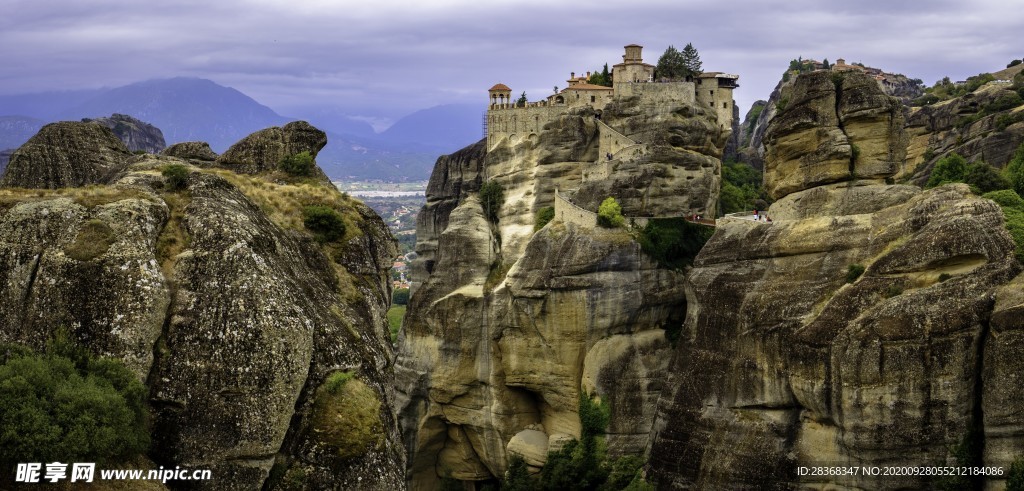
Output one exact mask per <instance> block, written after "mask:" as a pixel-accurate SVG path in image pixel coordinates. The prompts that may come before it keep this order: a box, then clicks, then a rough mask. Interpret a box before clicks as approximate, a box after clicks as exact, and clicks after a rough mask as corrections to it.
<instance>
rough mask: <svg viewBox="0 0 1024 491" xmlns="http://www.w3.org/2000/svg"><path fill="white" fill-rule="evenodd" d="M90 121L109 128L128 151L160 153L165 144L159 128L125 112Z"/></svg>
mask: <svg viewBox="0 0 1024 491" xmlns="http://www.w3.org/2000/svg"><path fill="white" fill-rule="evenodd" d="M90 121H92V122H94V123H99V124H102V125H103V126H106V127H107V128H110V131H113V132H114V134H115V135H117V137H118V138H119V139H120V140H121V141H122V142H124V144H125V146H126V147H128V151H130V152H140V151H141V152H146V153H160V151H161V150H163V149H164V147H166V146H167V143H166V142H165V141H164V134H163V132H162V131H160V128H157V127H156V126H153V125H151V124H149V123H146V122H144V121H139V120H138V119H135V118H133V117H131V116H128V115H125V114H116V113H115V114H113V115H111V116H110V117H108V118H96V119H92V120H90Z"/></svg>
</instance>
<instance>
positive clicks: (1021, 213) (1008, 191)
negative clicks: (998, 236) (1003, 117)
mask: <svg viewBox="0 0 1024 491" xmlns="http://www.w3.org/2000/svg"><path fill="white" fill-rule="evenodd" d="M953 182H962V183H965V184H967V185H969V186H971V190H972V191H973V192H974V193H976V194H980V195H981V196H982V197H984V198H988V199H991V200H992V201H995V202H996V203H998V204H999V206H1000V207H1001V208H1002V209H1003V215H1004V216H1005V218H1006V228H1007V230H1008V231H1009V232H1010V235H1011V236H1012V237H1013V241H1014V242H1015V243H1016V244H1017V251H1016V255H1017V259H1018V260H1020V261H1021V262H1022V263H1024V199H1021V195H1022V194H1024V144H1021V145H1020V146H1019V147H1017V151H1016V153H1015V154H1014V156H1013V159H1012V160H1010V163H1009V164H1007V166H1006V168H1005V169H1003V171H1002V172H999V171H998V170H996V169H995V168H993V167H992V166H990V165H988V164H986V163H984V162H980V161H979V162H970V163H968V162H967V160H966V159H964V158H963V157H961V156H960V155H958V154H955V153H953V154H949V155H947V156H945V157H943V158H942V159H940V160H939V161H938V162H936V163H935V168H934V169H932V174H931V177H930V178H929V179H928V183H927V184H926V185H925V187H927V188H931V187H935V186H940V185H942V184H948V183H953Z"/></svg>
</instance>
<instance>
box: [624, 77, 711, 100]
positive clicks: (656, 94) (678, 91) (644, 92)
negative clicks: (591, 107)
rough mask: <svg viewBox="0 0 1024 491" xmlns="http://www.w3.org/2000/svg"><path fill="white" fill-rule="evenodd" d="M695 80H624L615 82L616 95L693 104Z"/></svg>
mask: <svg viewBox="0 0 1024 491" xmlns="http://www.w3.org/2000/svg"><path fill="white" fill-rule="evenodd" d="M695 90H696V85H695V84H694V83H693V82H623V83H616V84H615V97H633V96H636V97H641V98H644V99H647V100H650V101H652V102H654V103H659V102H665V101H672V102H685V103H690V104H693V103H694V102H696V99H695V96H694V94H695Z"/></svg>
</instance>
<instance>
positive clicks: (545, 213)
mask: <svg viewBox="0 0 1024 491" xmlns="http://www.w3.org/2000/svg"><path fill="white" fill-rule="evenodd" d="M554 218H555V207H554V206H545V207H544V208H541V209H539V210H537V219H536V221H535V222H534V223H533V229H534V230H540V229H542V228H544V226H545V225H547V224H548V222H550V221H551V220H553V219H554Z"/></svg>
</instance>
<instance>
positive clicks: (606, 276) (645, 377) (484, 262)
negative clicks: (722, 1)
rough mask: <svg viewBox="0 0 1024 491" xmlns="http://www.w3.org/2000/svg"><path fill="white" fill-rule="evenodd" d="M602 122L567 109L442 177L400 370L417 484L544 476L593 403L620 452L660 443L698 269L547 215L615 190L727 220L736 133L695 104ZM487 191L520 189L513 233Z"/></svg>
mask: <svg viewBox="0 0 1024 491" xmlns="http://www.w3.org/2000/svg"><path fill="white" fill-rule="evenodd" d="M596 115H597V114H596V112H595V111H594V110H593V109H591V108H589V107H581V108H577V109H572V110H567V111H565V112H564V113H563V114H561V115H559V116H557V117H554V118H552V119H551V121H550V122H549V123H547V124H546V125H545V126H544V127H543V129H542V131H540V132H539V133H538V134H537V135H536V136H535V137H534V136H530V137H529V138H523V139H522V140H518V141H510V140H509V139H506V138H502V139H500V140H499V141H496V142H492V145H491V147H490V148H487V141H486V140H484V141H481V142H479V143H477V144H474V145H471V146H469V147H466V148H465V149H463V150H460V151H459V152H456V153H454V154H452V155H449V156H445V157H442V158H440V159H439V160H438V163H437V165H436V166H435V168H434V173H433V175H432V176H431V180H430V184H429V185H428V189H427V204H426V206H425V207H424V208H423V210H422V211H421V212H420V214H419V216H418V217H417V253H418V254H419V257H418V258H417V260H416V261H415V262H414V263H413V271H414V274H413V277H414V279H415V281H416V283H417V284H416V287H415V289H414V291H413V295H412V298H411V299H410V305H409V310H408V313H407V315H406V317H405V320H404V323H403V328H402V333H401V335H400V337H399V347H398V350H399V357H398V361H397V362H396V381H397V388H398V392H399V394H398V402H399V405H400V406H399V409H400V419H401V425H402V429H403V436H404V438H405V442H406V445H407V448H408V450H409V476H408V477H409V485H410V487H411V488H412V489H435V488H436V487H437V486H438V485H439V480H440V479H441V478H442V477H445V476H450V477H451V478H454V479H457V480H462V481H477V482H494V481H495V480H497V479H499V478H501V477H502V476H503V475H504V472H505V469H506V467H507V464H508V459H509V458H510V456H512V455H513V454H518V455H522V456H523V457H524V459H525V460H526V462H527V464H528V465H529V466H531V468H532V469H533V470H534V471H536V470H537V468H539V467H540V466H542V465H543V464H544V462H545V461H546V459H547V451H548V450H554V449H558V448H561V446H562V445H563V444H564V443H565V442H566V441H568V440H570V439H572V438H578V437H579V436H580V431H581V428H580V422H579V417H578V411H579V401H580V395H581V392H585V393H587V394H591V395H596V396H597V397H599V398H600V399H601V400H603V401H605V402H607V403H609V405H610V408H611V418H610V424H609V435H608V437H607V445H608V447H607V448H608V452H609V454H610V455H611V456H616V457H617V456H620V455H627V454H628V455H640V454H642V453H643V452H644V449H645V448H646V447H647V445H648V439H649V436H650V430H651V426H652V424H653V421H654V412H655V407H656V404H655V403H656V400H657V398H658V395H659V394H660V391H661V388H662V385H661V380H660V374H661V373H663V371H664V370H665V369H666V368H667V366H668V362H669V359H670V353H671V344H670V343H669V341H668V340H667V338H666V335H665V329H666V327H669V326H673V325H675V326H678V325H679V323H681V322H682V314H683V312H684V310H685V309H684V306H685V302H686V299H685V294H684V292H683V289H682V287H683V273H682V272H681V271H677V270H672V269H668V268H664V267H661V266H659V265H658V264H657V263H656V262H655V261H654V260H652V259H651V258H650V257H648V256H647V255H646V254H644V253H643V252H642V251H641V249H640V246H639V245H638V244H637V242H635V241H634V240H633V239H632V237H631V236H630V234H629V233H628V232H627V231H625V230H623V229H616V230H608V229H595V228H593V227H592V226H589V227H588V226H585V225H582V224H581V223H578V222H576V221H573V220H572V219H569V218H566V219H564V220H562V219H559V218H556V219H555V220H554V221H553V222H551V223H549V224H548V225H547V226H545V227H543V228H541V229H540V230H535V228H534V226H535V225H534V224H535V222H536V216H537V212H538V211H539V210H541V209H542V208H544V207H548V206H552V204H553V203H554V200H555V191H556V190H558V192H559V194H561V195H563V196H566V195H568V196H571V197H572V199H574V200H575V201H576V204H578V205H579V206H581V207H582V208H581V209H580V213H586V211H585V210H583V209H589V210H591V211H596V210H597V208H598V205H599V203H600V202H601V201H602V200H604V199H605V198H607V197H608V196H615V197H616V198H618V199H619V201H620V202H621V203H622V207H623V210H624V213H625V214H627V215H634V216H644V215H648V216H649V215H662V216H664V215H678V214H685V213H688V212H689V213H692V212H693V210H700V211H699V212H700V213H704V212H705V210H713V209H714V206H715V203H716V202H717V190H718V181H719V174H720V166H721V162H720V160H719V157H720V156H721V152H722V148H723V146H724V144H725V142H726V140H727V137H728V134H729V130H728V128H726V129H725V130H722V129H720V128H719V126H718V125H717V124H716V121H715V120H714V118H715V116H714V115H713V114H707V113H706V112H705V111H704V109H703V108H701V107H699V106H698V105H695V104H690V103H685V102H680V101H678V100H672V101H652V100H650V99H644V98H641V97H629V98H620V99H618V100H616V101H614V102H612V103H610V104H609V105H607V106H606V107H605V108H604V110H603V111H602V113H601V117H600V119H598V118H597V117H596ZM609 139H615V140H616V141H617V142H618V143H617V145H619V146H620V147H621V148H620V150H623V151H622V152H621V153H619V152H616V153H617V155H615V156H614V158H613V159H608V158H607V155H603V154H602V153H604V152H601V151H600V148H601V147H602V145H608V143H607V142H608V140H609ZM602 140H603V141H602ZM607 153H611V152H610V151H609V152H607ZM486 181H493V182H497V183H499V184H501V186H502V188H503V189H504V195H505V199H504V204H503V205H502V206H501V208H500V210H498V212H497V223H491V222H489V221H488V219H487V218H486V216H485V213H484V210H483V208H482V205H481V202H480V199H479V198H478V196H477V194H478V193H477V191H478V190H479V189H480V188H481V186H482V184H483V183H484V182H486ZM577 188H578V190H577ZM574 190H575V191H574Z"/></svg>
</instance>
